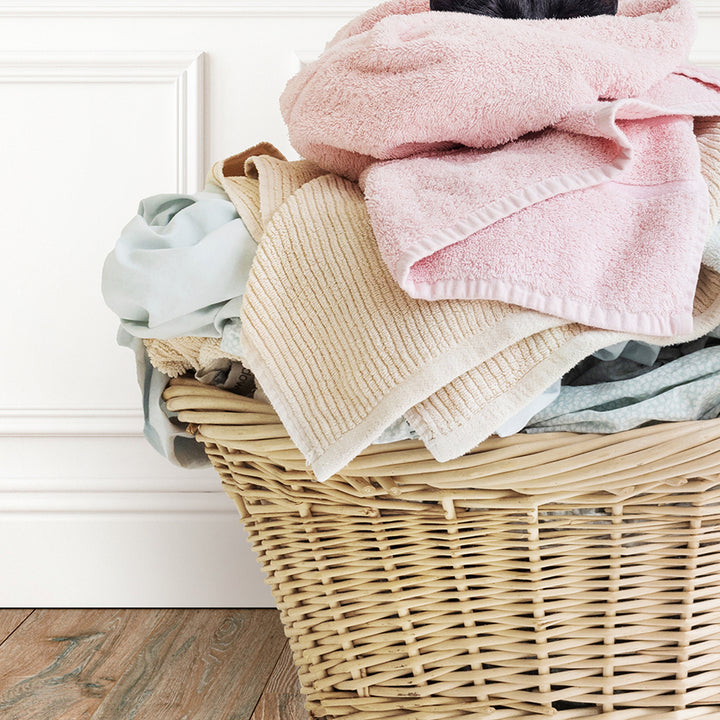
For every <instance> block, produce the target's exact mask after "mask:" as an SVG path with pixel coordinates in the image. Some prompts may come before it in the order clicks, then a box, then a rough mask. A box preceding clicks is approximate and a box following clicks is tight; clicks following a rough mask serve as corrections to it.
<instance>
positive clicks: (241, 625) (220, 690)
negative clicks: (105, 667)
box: [92, 610, 285, 720]
mask: <svg viewBox="0 0 720 720" xmlns="http://www.w3.org/2000/svg"><path fill="white" fill-rule="evenodd" d="M284 644H285V637H284V635H283V631H282V626H281V624H280V620H279V615H278V613H277V611H276V610H175V611H168V612H167V614H166V616H164V617H163V619H162V621H161V622H159V623H158V625H157V627H156V628H155V629H154V631H153V632H152V633H151V634H150V635H149V636H148V637H147V638H146V639H145V642H144V644H143V647H142V648H141V650H140V652H139V653H138V655H137V656H136V658H135V659H134V661H133V662H132V663H131V664H130V666H129V667H128V668H127V670H126V672H125V673H124V674H123V676H122V677H121V678H120V679H119V680H118V682H117V683H116V684H115V686H114V687H113V688H112V690H111V691H110V692H109V693H108V695H107V697H106V698H105V699H104V701H103V703H102V704H101V705H100V707H99V708H98V709H97V710H96V712H95V713H94V714H93V715H92V720H249V718H250V716H251V715H252V712H253V709H254V708H255V706H256V705H257V702H258V700H259V698H260V695H261V693H262V691H263V688H264V687H265V685H266V684H267V681H268V678H269V677H270V674H271V672H272V670H273V668H274V666H275V664H276V661H277V658H278V657H279V655H280V652H281V650H282V648H283V646H284Z"/></svg>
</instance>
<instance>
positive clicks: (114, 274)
mask: <svg viewBox="0 0 720 720" xmlns="http://www.w3.org/2000/svg"><path fill="white" fill-rule="evenodd" d="M256 250H257V245H256V243H255V241H254V240H253V239H252V237H251V235H250V233H249V232H248V230H247V228H246V227H245V224H244V223H243V221H242V220H241V219H240V218H239V217H238V214H237V212H236V211H235V207H234V206H233V204H232V203H231V202H230V200H229V199H228V198H227V196H226V195H224V194H223V193H218V192H207V191H206V192H201V193H197V194H196V195H155V196H153V197H150V198H147V199H145V200H143V201H142V202H141V203H140V206H139V208H138V214H137V216H136V217H135V218H133V219H132V220H131V221H130V222H129V223H128V224H127V226H126V227H125V228H124V229H123V231H122V233H121V235H120V238H119V240H118V241H117V244H116V246H115V249H114V250H113V251H112V252H111V253H110V254H109V255H108V257H107V259H106V261H105V265H104V268H103V278H102V291H103V295H104V297H105V302H106V303H107V305H108V307H110V309H111V310H113V311H114V312H115V314H116V315H118V317H119V318H120V320H121V325H122V327H123V328H124V329H125V331H126V332H128V333H129V334H130V335H133V336H135V337H140V338H159V339H164V338H172V337H182V336H185V335H191V336H197V337H221V336H222V334H223V328H224V326H225V325H226V324H227V322H228V321H229V320H230V319H232V318H237V317H238V316H239V314H240V306H241V304H242V296H243V294H244V293H245V287H246V285H247V280H248V275H249V273H250V267H251V265H252V261H253V259H254V257H255V252H256ZM237 335H238V333H237V323H233V344H232V347H233V348H234V351H235V352H234V354H239V353H238V350H239V347H238V345H237V341H236V338H237Z"/></svg>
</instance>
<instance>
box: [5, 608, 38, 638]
mask: <svg viewBox="0 0 720 720" xmlns="http://www.w3.org/2000/svg"><path fill="white" fill-rule="evenodd" d="M32 612H33V611H32V610H16V609H14V608H12V609H8V610H0V645H2V644H3V643H4V642H5V641H6V640H7V639H8V638H9V637H10V635H12V634H13V633H14V632H15V630H17V628H18V627H19V626H20V625H22V623H23V622H25V620H27V618H28V617H30V615H31V614H32Z"/></svg>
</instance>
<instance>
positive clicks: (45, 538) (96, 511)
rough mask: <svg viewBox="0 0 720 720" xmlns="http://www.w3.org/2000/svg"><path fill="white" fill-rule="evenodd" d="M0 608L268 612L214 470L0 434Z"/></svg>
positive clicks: (121, 446)
mask: <svg viewBox="0 0 720 720" xmlns="http://www.w3.org/2000/svg"><path fill="white" fill-rule="evenodd" d="M0 459H1V460H0V578H1V579H2V581H1V582H0V607H272V606H273V600H272V596H271V595H270V591H269V589H268V587H267V586H266V585H265V584H264V582H263V576H262V573H261V571H260V568H259V566H258V565H257V562H256V560H255V556H254V554H253V552H252V550H251V549H250V546H249V544H248V542H247V537H246V535H245V532H244V530H243V529H242V526H241V524H240V521H239V516H238V514H237V511H236V509H235V506H234V504H233V502H232V501H231V500H230V498H228V497H227V496H226V495H225V493H224V492H223V491H222V489H221V487H220V479H219V477H218V476H217V474H216V473H215V472H214V471H213V470H212V469H207V470H200V471H198V470H194V471H188V470H182V469H179V468H174V467H173V466H171V465H170V464H169V463H168V462H167V461H165V460H164V459H163V458H161V457H160V456H158V455H157V454H156V453H155V452H154V451H153V450H152V449H151V448H149V447H148V446H147V445H146V443H145V441H144V440H143V439H142V438H141V437H139V436H129V437H67V436H66V437H14V438H13V437H2V438H0Z"/></svg>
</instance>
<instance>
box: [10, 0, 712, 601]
mask: <svg viewBox="0 0 720 720" xmlns="http://www.w3.org/2000/svg"><path fill="white" fill-rule="evenodd" d="M373 4H374V2H371V1H370V2H365V1H362V0H357V1H355V0H351V1H347V2H343V1H342V0H336V1H334V2H333V1H332V0H315V2H303V1H302V0H285V2H271V1H267V2H263V1H262V0H258V1H256V2H249V1H248V0H215V1H209V2H203V1H202V0H197V1H196V2H191V1H190V0H182V1H180V2H171V1H170V0H164V1H159V0H155V2H141V1H140V0H133V1H132V2H118V1H110V0H105V1H104V2H93V1H92V0H76V1H75V2H59V1H57V0H56V1H49V0H46V1H45V2H14V3H13V2H2V0H0V48H2V50H1V51H0V143H1V144H0V148H1V149H0V159H1V160H2V161H1V162H0V197H1V198H2V201H1V202H2V208H1V209H2V212H0V247H1V248H2V255H1V256H0V268H1V269H0V280H1V282H0V301H1V302H0V308H2V310H1V311H0V312H2V318H3V323H2V325H3V330H4V337H5V342H4V343H3V352H2V353H0V606H5V607H9V606H28V607H37V606H46V607H48V606H73V605H74V606H125V607H128V606H253V605H268V604H271V603H272V600H271V598H270V595H269V592H268V591H267V589H266V588H265V586H264V585H263V583H262V579H261V575H260V571H259V569H258V568H257V567H256V564H255V561H254V557H253V555H252V553H251V551H250V550H249V548H248V546H247V543H246V540H245V537H244V534H243V532H242V530H241V528H240V525H239V522H238V521H237V516H236V511H235V509H234V506H233V505H232V503H231V502H230V500H229V499H227V498H226V496H225V495H224V493H223V492H222V490H221V488H220V482H219V479H218V478H217V477H216V476H215V474H214V472H213V471H211V470H208V471H192V472H190V471H184V470H180V469H176V468H174V467H173V466H171V465H170V464H169V463H167V462H165V461H164V460H163V459H162V458H161V457H160V456H157V455H156V454H155V453H154V452H153V451H152V450H151V449H149V447H147V446H146V445H145V443H144V441H143V440H142V437H141V432H140V428H141V416H140V412H139V391H138V389H137V386H136V384H135V379H134V361H133V358H132V355H131V354H130V352H129V351H128V350H125V349H121V348H119V347H117V346H116V344H115V330H116V319H115V317H114V316H113V315H112V314H111V313H110V311H109V310H107V309H106V308H105V306H104V304H103V302H102V298H101V295H100V269H101V266H102V262H103V260H104V258H105V256H106V254H107V253H108V252H109V250H110V249H111V248H112V246H113V244H114V243H115V240H116V238H117V235H118V232H119V230H120V228H121V227H122V226H123V225H124V224H125V222H127V221H128V220H129V219H130V217H131V216H132V215H133V213H134V212H135V210H136V208H137V203H138V200H139V199H140V198H142V197H145V196H147V195H152V194H154V193H159V192H193V191H195V190H196V189H198V187H199V186H200V184H201V182H202V179H203V177H204V175H205V173H206V171H207V169H208V167H209V165H210V164H211V162H212V161H214V160H217V159H221V158H223V157H226V156H228V155H231V154H233V153H236V152H239V151H241V150H243V149H244V148H245V147H247V146H250V145H253V144H255V143H256V142H258V141H260V140H270V141H272V142H274V143H275V144H276V145H278V146H279V147H280V149H281V150H283V151H284V152H286V153H287V154H288V155H292V151H291V149H290V148H289V146H288V143H287V139H286V134H285V129H284V126H283V124H282V121H281V118H280V114H279V111H278V103H277V99H278V96H279V94H280V92H281V90H282V88H283V87H284V85H285V82H286V81H287V79H288V78H289V77H290V76H291V75H292V74H293V73H294V72H296V70H297V69H298V67H299V63H300V60H301V59H307V58H309V57H312V56H314V55H316V54H318V53H319V52H320V51H321V50H322V48H323V46H324V44H325V42H326V41H327V39H328V38H329V37H331V35H332V34H333V33H334V32H335V31H336V30H337V29H338V28H339V27H340V26H341V25H342V24H344V23H345V22H346V21H347V20H348V19H349V18H351V17H352V16H354V15H356V14H357V13H359V12H361V11H362V10H364V9H365V8H367V7H370V6H371V5H373ZM697 6H698V9H699V11H700V13H701V23H700V29H699V36H698V42H697V44H696V55H695V58H694V59H695V60H696V61H699V62H704V63H708V64H715V65H717V66H719V67H720V0H703V2H702V3H700V2H698V3H697Z"/></svg>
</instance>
